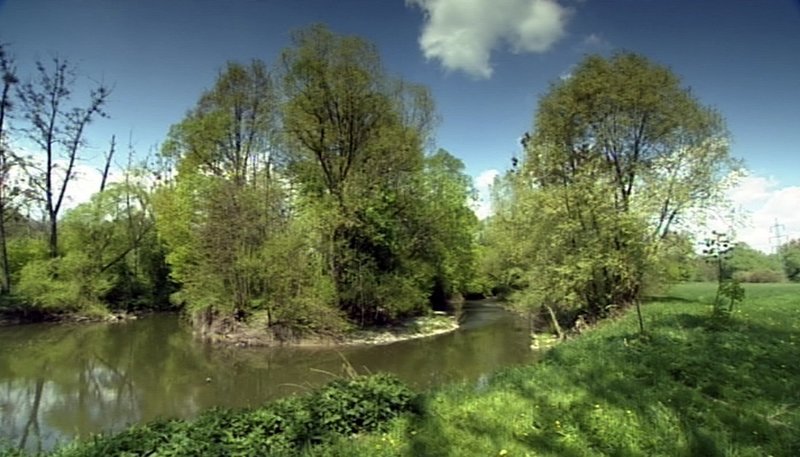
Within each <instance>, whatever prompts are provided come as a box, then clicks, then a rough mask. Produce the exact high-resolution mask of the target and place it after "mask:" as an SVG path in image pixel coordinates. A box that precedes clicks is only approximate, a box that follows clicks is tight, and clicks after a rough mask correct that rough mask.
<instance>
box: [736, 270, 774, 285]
mask: <svg viewBox="0 0 800 457" xmlns="http://www.w3.org/2000/svg"><path fill="white" fill-rule="evenodd" d="M733 278H734V279H736V280H737V281H740V282H756V283H765V282H784V281H785V280H786V277H785V276H784V275H783V273H782V272H780V271H775V270H765V269H761V270H752V271H737V272H735V273H733Z"/></svg>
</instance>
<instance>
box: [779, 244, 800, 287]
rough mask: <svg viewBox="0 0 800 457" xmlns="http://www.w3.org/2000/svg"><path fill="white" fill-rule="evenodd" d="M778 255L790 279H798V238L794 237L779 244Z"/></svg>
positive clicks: (799, 271) (799, 278) (799, 275)
mask: <svg viewBox="0 0 800 457" xmlns="http://www.w3.org/2000/svg"><path fill="white" fill-rule="evenodd" d="M778 253H779V255H780V257H781V260H782V261H783V269H784V271H785V272H786V277H787V278H789V280H790V281H794V282H798V281H800V239H794V240H791V241H789V242H788V243H786V244H784V245H783V246H781V248H780V250H779V252H778Z"/></svg>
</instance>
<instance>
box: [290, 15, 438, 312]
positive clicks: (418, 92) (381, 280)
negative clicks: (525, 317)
mask: <svg viewBox="0 0 800 457" xmlns="http://www.w3.org/2000/svg"><path fill="white" fill-rule="evenodd" d="M282 64H283V95H284V97H285V102H284V110H283V126H284V131H285V140H286V142H285V148H286V149H285V151H286V156H285V163H286V166H287V169H288V170H289V175H290V177H291V178H292V180H293V183H294V184H295V185H296V186H297V188H298V190H299V191H300V193H301V194H302V195H303V196H304V198H306V199H307V201H308V202H309V203H310V204H311V205H313V206H314V207H315V209H314V212H315V214H317V215H318V217H319V220H320V227H321V230H322V238H323V239H322V245H323V251H324V253H325V259H326V265H327V271H328V273H329V275H330V277H331V279H332V281H333V282H334V283H335V284H336V290H337V296H338V302H339V305H340V307H341V308H342V309H343V310H345V311H346V312H348V313H349V314H350V315H351V317H353V318H356V319H357V320H359V321H360V322H368V321H378V320H383V319H387V318H392V317H393V316H396V315H398V314H402V313H404V312H410V311H412V310H413V309H414V308H416V307H418V306H420V305H423V304H424V303H425V302H426V300H427V293H428V289H429V288H430V285H431V284H430V282H431V278H432V274H433V273H432V266H431V265H430V264H429V262H427V261H426V259H425V258H424V256H423V255H422V253H423V251H424V249H425V247H424V246H423V245H421V244H420V240H419V239H417V238H415V237H414V234H415V228H416V227H417V226H418V225H419V224H421V223H422V222H420V217H421V214H420V211H419V209H420V206H421V205H420V198H419V196H418V195H417V193H416V190H417V189H418V188H419V186H420V183H421V179H422V169H423V163H424V155H423V147H424V145H425V144H426V141H427V139H428V137H427V136H428V134H429V132H430V127H431V123H432V121H433V118H434V117H433V114H432V102H431V99H430V96H429V95H428V92H427V90H425V89H424V88H422V87H421V86H416V85H413V84H408V83H404V82H402V81H397V80H395V79H393V78H390V77H389V76H387V75H386V73H385V71H384V70H383V67H382V65H381V61H380V56H379V55H378V52H377V51H376V49H375V48H374V46H372V45H371V44H369V43H367V42H366V41H364V40H362V39H360V38H357V37H351V36H339V35H336V34H334V33H332V32H331V31H330V30H328V29H326V28H325V27H322V26H315V27H311V28H309V29H304V30H301V31H299V32H297V33H295V34H294V35H293V43H292V46H290V47H289V48H288V49H287V50H286V51H285V52H284V53H283V55H282Z"/></svg>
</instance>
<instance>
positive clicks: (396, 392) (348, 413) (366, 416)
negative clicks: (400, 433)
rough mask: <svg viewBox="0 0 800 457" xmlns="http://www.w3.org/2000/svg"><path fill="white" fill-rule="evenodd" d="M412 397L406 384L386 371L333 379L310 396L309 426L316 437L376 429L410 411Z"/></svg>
mask: <svg viewBox="0 0 800 457" xmlns="http://www.w3.org/2000/svg"><path fill="white" fill-rule="evenodd" d="M413 398H414V394H413V393H412V392H411V391H410V390H409V389H408V387H406V386H405V385H404V384H402V383H401V382H400V381H398V380H397V379H396V378H394V377H393V376H390V375H386V374H380V375H376V376H369V377H356V378H354V379H341V380H337V381H334V382H332V383H330V384H329V385H327V386H326V387H325V388H323V389H321V390H319V391H317V392H315V393H314V394H313V395H312V396H311V398H310V404H311V415H310V419H311V422H312V424H313V427H312V430H313V433H315V434H316V435H317V436H318V437H323V436H325V435H327V434H338V435H341V436H350V435H353V434H356V433H361V432H364V431H372V430H377V429H379V428H381V427H383V426H384V425H385V424H386V423H387V422H388V421H389V420H391V419H392V418H394V417H396V416H397V415H398V414H401V413H404V412H408V411H410V410H411V408H412V400H413ZM317 440H321V438H317Z"/></svg>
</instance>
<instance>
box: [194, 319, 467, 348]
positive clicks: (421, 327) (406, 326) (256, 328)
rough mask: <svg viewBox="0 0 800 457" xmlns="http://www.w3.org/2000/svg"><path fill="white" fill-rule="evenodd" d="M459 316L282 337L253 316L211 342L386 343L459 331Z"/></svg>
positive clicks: (215, 335)
mask: <svg viewBox="0 0 800 457" xmlns="http://www.w3.org/2000/svg"><path fill="white" fill-rule="evenodd" d="M458 327H459V325H458V319H457V318H456V316H453V315H448V314H444V313H435V314H433V315H430V316H416V317H411V318H408V319H405V320H403V321H401V322H399V323H397V324H394V325H390V326H386V327H373V328H354V329H352V330H349V331H345V332H342V333H339V334H321V335H308V334H305V335H291V334H289V335H288V336H284V337H283V338H278V337H276V335H275V334H274V333H271V332H266V331H264V328H265V324H264V322H262V320H259V319H257V318H256V319H252V320H251V321H250V322H248V323H246V324H245V323H236V324H234V325H230V326H228V327H227V328H226V329H225V330H224V331H217V332H215V333H213V334H212V335H211V336H210V337H209V336H207V337H208V338H209V339H210V341H212V342H214V343H217V344H227V345H232V346H238V347H260V346H276V345H280V346H296V347H328V346H362V345H383V344H390V343H395V342H398V341H406V340H413V339H418V338H426V337H431V336H435V335H441V334H444V333H449V332H452V331H455V330H457V329H458Z"/></svg>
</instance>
